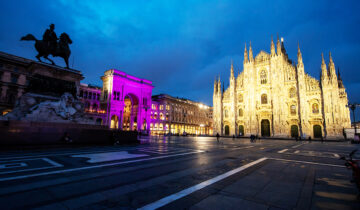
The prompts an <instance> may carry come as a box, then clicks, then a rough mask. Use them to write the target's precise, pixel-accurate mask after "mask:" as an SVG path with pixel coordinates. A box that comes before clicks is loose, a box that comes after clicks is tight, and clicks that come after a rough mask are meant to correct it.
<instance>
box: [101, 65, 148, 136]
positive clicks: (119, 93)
mask: <svg viewBox="0 0 360 210" xmlns="http://www.w3.org/2000/svg"><path fill="white" fill-rule="evenodd" d="M101 80H102V81H103V88H102V93H101V105H100V106H101V109H102V110H106V119H105V120H104V122H103V124H105V125H108V126H109V127H110V128H114V129H121V130H136V131H146V132H149V131H150V114H151V110H150V106H151V95H152V89H153V87H154V86H153V85H152V82H151V81H149V80H145V79H141V78H138V77H135V76H132V75H129V74H126V73H125V72H122V71H119V70H116V69H110V70H107V71H105V74H104V76H102V77H101Z"/></svg>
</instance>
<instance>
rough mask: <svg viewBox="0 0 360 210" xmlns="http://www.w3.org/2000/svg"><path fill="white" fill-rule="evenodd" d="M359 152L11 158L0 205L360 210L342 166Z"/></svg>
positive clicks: (0, 186) (326, 147) (176, 149)
mask: <svg viewBox="0 0 360 210" xmlns="http://www.w3.org/2000/svg"><path fill="white" fill-rule="evenodd" d="M357 148H359V145H353V144H349V143H347V142H324V143H321V142H311V143H309V142H295V141H290V140H270V139H263V140H261V141H257V142H256V143H250V142H249V139H246V138H243V139H232V138H221V139H220V142H217V141H216V139H215V138H213V137H166V138H165V137H164V138H159V137H157V138H152V137H149V138H144V139H142V144H140V145H138V146H129V147H121V146H107V147H84V148H76V149H71V148H67V149H65V148H58V149H54V150H51V151H46V150H43V151H37V152H31V151H29V152H23V153H22V154H19V153H18V152H16V151H14V152H12V151H8V152H7V153H6V154H2V155H0V205H1V207H2V209H13V208H45V209H66V208H84V209H88V208H93V209H104V208H115V209H118V208H127V209H137V208H143V209H154V208H162V209H184V208H189V209H360V205H359V200H358V199H357V193H358V190H357V189H356V187H355V185H354V184H353V183H351V182H350V180H351V171H349V170H347V169H346V168H345V167H344V162H343V161H342V160H339V157H340V156H342V155H346V154H348V153H349V152H351V151H352V150H353V149H357ZM28 198H31V199H28ZM18 200H21V201H22V202H17V201H18Z"/></svg>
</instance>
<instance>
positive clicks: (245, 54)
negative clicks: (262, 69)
mask: <svg viewBox="0 0 360 210" xmlns="http://www.w3.org/2000/svg"><path fill="white" fill-rule="evenodd" d="M247 62H249V58H248V53H247V50H246V43H245V50H244V63H247Z"/></svg>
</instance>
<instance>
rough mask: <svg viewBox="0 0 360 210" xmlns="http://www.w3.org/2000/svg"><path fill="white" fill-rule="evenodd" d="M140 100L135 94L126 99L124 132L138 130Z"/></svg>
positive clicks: (127, 96)
mask: <svg viewBox="0 0 360 210" xmlns="http://www.w3.org/2000/svg"><path fill="white" fill-rule="evenodd" d="M138 108H139V100H138V98H137V97H136V96H135V95H134V94H131V93H130V94H127V95H126V96H125V99H124V114H123V120H122V122H123V130H125V131H130V130H136V129H137V123H138V122H137V115H138Z"/></svg>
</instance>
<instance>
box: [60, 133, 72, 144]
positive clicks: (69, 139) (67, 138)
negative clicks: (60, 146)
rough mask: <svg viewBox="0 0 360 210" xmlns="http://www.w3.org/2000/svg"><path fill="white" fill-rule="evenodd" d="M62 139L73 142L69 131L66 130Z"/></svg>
mask: <svg viewBox="0 0 360 210" xmlns="http://www.w3.org/2000/svg"><path fill="white" fill-rule="evenodd" d="M62 140H63V141H64V142H66V143H71V142H72V139H71V138H70V136H69V133H68V132H65V133H64V136H63V138H62Z"/></svg>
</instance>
